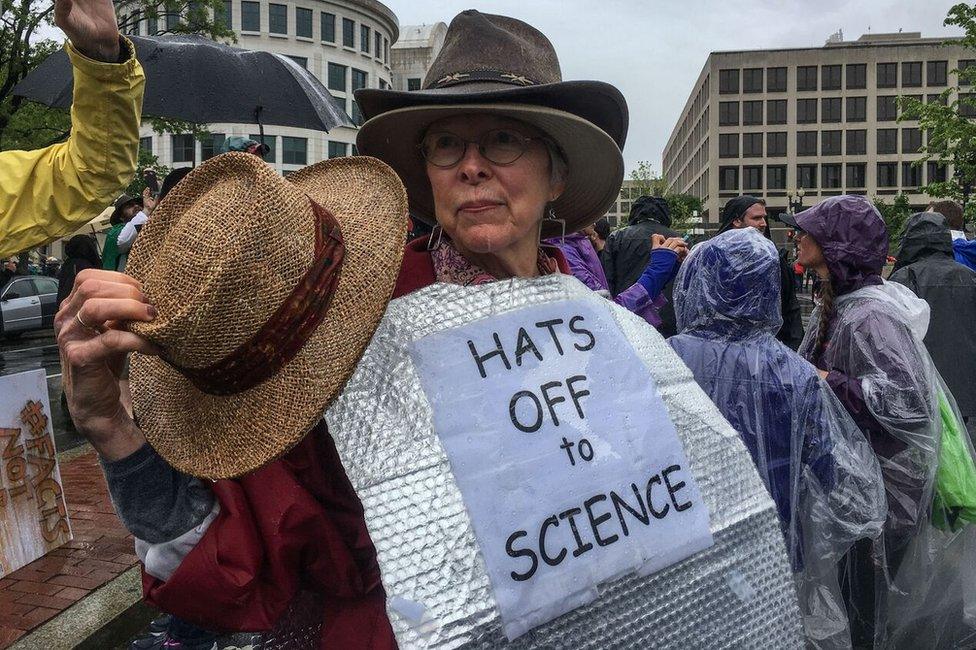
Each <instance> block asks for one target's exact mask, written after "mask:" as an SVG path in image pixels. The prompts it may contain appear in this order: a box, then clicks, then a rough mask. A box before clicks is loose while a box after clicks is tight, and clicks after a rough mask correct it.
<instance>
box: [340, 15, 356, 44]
mask: <svg viewBox="0 0 976 650" xmlns="http://www.w3.org/2000/svg"><path fill="white" fill-rule="evenodd" d="M342 45H343V46H344V47H356V23H355V22H354V21H352V20H350V19H348V18H343V19H342Z"/></svg>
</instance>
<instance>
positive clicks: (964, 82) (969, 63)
mask: <svg viewBox="0 0 976 650" xmlns="http://www.w3.org/2000/svg"><path fill="white" fill-rule="evenodd" d="M973 65H976V61H974V60H973V59H962V60H960V61H959V85H960V86H968V85H969V79H967V78H966V77H965V75H963V71H965V70H966V69H967V68H971V67H973Z"/></svg>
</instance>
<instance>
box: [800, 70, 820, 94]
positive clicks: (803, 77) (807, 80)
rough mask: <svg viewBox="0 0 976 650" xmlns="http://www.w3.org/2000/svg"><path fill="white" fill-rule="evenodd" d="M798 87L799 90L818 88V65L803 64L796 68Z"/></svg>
mask: <svg viewBox="0 0 976 650" xmlns="http://www.w3.org/2000/svg"><path fill="white" fill-rule="evenodd" d="M796 89H797V90H816V89H817V66H815V65H801V66H798V67H797V69H796Z"/></svg>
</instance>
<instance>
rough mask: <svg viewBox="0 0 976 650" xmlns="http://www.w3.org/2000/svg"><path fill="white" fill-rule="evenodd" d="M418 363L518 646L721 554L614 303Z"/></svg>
mask: <svg viewBox="0 0 976 650" xmlns="http://www.w3.org/2000/svg"><path fill="white" fill-rule="evenodd" d="M411 354H412V356H413V359H414V362H415V363H416V365H417V369H418V372H419V375H420V380H421V384H422V386H423V388H424V393H425V394H426V395H427V398H428V400H429V401H430V405H431V409H432V411H433V425H434V430H435V432H436V433H437V434H438V436H439V438H440V439H441V441H442V443H443V445H444V448H445V450H446V452H447V456H448V459H449V460H450V464H451V469H452V471H453V473H454V476H455V478H456V480H457V483H458V487H459V488H460V490H461V494H462V496H463V499H464V503H465V506H466V508H467V510H468V512H469V514H470V516H471V519H472V523H473V526H474V531H475V535H476V537H477V538H478V543H479V545H480V547H481V550H482V553H483V555H484V558H485V563H486V565H487V568H488V573H489V576H490V578H491V583H492V587H493V589H494V592H495V598H496V600H497V602H498V606H499V609H500V613H501V617H502V622H503V625H504V629H505V634H506V636H507V637H508V638H509V639H510V640H511V639H514V638H516V637H517V636H520V635H521V634H524V633H525V632H527V631H528V630H530V629H531V628H533V627H536V626H538V625H541V624H543V623H545V622H547V621H550V620H552V619H553V618H555V617H557V616H559V615H561V614H564V613H566V612H568V611H571V610H573V609H575V608H577V607H580V606H581V605H584V604H586V603H588V602H591V601H592V600H594V599H595V598H596V597H597V585H599V584H601V583H605V582H608V581H610V580H613V579H615V578H619V577H623V576H624V575H627V574H629V573H633V572H638V573H640V574H642V575H646V574H649V573H652V572H654V571H657V570H660V569H662V568H664V567H666V566H669V565H671V564H674V563H675V562H678V561H680V560H682V559H684V558H687V557H689V556H690V555H692V554H694V553H696V552H698V551H701V550H703V549H705V548H708V547H709V546H711V544H712V537H711V533H710V530H709V513H708V510H707V508H706V506H705V505H704V502H703V501H702V498H701V495H700V493H699V491H698V487H697V485H696V484H695V481H694V479H693V477H692V474H691V471H690V468H689V467H688V462H687V459H686V458H685V454H684V450H683V449H682V446H681V442H680V441H679V440H678V436H677V433H676V431H675V428H674V425H673V424H672V422H671V420H670V419H669V417H668V414H667V410H666V408H665V406H664V402H663V401H662V399H661V396H660V394H659V393H658V390H657V388H656V386H655V384H654V381H653V379H652V378H651V376H650V374H649V372H648V371H647V369H646V367H645V366H644V365H643V364H642V363H641V361H640V359H639V358H638V357H637V355H636V353H635V352H634V350H633V348H632V347H631V345H630V344H629V343H628V341H627V339H626V338H625V336H624V335H623V333H622V332H621V331H620V328H619V327H618V326H617V324H616V322H615V321H614V320H613V317H612V316H611V315H610V314H609V313H608V312H607V311H606V310H603V309H598V308H596V307H594V306H593V305H592V304H590V303H587V302H584V301H562V302H555V303H550V304H546V305H539V306H534V307H529V308H525V309H522V310H519V311H516V312H512V313H508V314H504V315H502V316H497V317H492V318H488V319H484V320H481V321H477V322H475V323H472V324H469V325H465V326H462V327H458V328H455V329H452V330H446V331H442V332H438V333H436V334H432V335H430V336H427V337H424V338H422V339H420V340H418V341H417V342H416V343H414V345H413V348H412V350H411Z"/></svg>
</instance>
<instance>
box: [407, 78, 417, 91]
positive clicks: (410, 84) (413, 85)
mask: <svg viewBox="0 0 976 650" xmlns="http://www.w3.org/2000/svg"><path fill="white" fill-rule="evenodd" d="M407 90H420V79H419V78H418V77H411V78H409V79H407Z"/></svg>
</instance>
